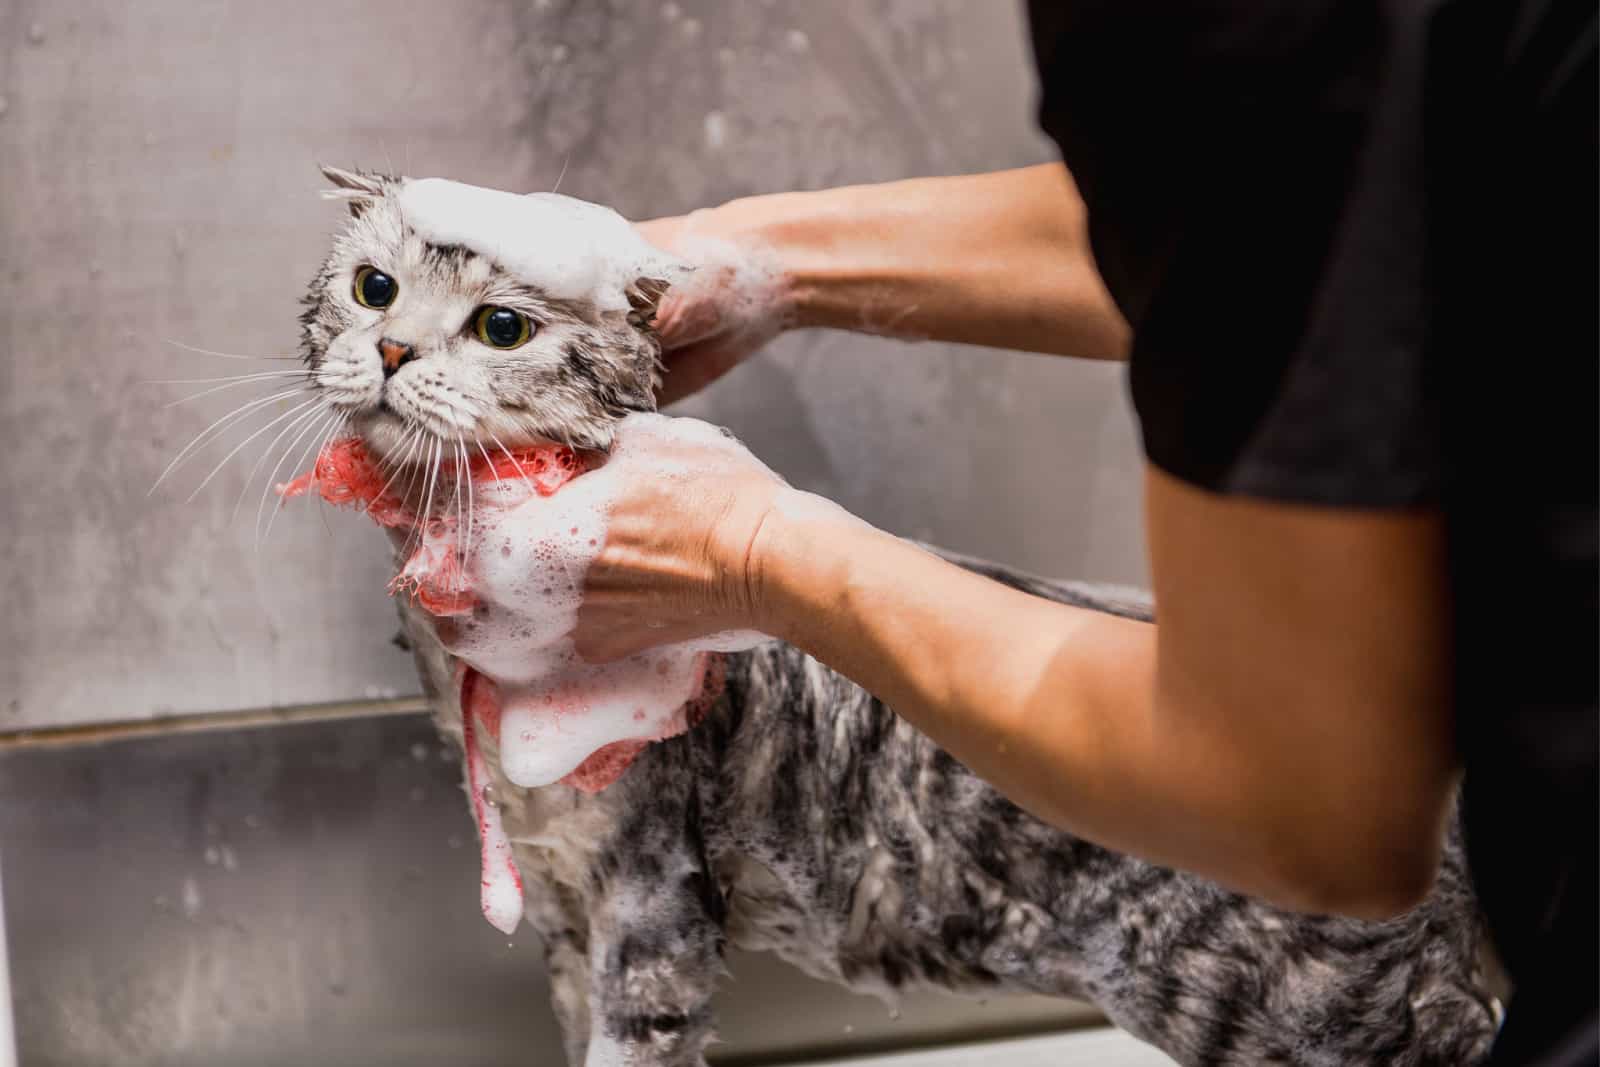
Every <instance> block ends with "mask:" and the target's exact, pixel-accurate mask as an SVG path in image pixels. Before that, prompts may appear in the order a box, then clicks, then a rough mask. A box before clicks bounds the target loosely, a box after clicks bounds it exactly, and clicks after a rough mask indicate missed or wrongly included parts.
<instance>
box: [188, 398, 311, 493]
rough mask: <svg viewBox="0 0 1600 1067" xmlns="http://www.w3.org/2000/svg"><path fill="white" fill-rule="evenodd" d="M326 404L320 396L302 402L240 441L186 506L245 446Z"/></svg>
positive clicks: (213, 469) (196, 489)
mask: <svg viewBox="0 0 1600 1067" xmlns="http://www.w3.org/2000/svg"><path fill="white" fill-rule="evenodd" d="M325 403H327V401H326V400H325V399H323V398H322V397H320V396H314V397H312V398H311V399H310V400H305V401H302V402H301V403H300V404H299V405H297V406H295V407H292V408H290V409H289V410H288V411H286V412H284V413H283V414H282V415H279V416H278V417H276V418H274V419H273V420H272V421H270V422H268V423H267V424H266V425H265V426H263V427H261V428H260V429H259V430H257V431H256V432H255V433H252V434H251V435H250V436H249V437H246V438H245V439H244V440H243V441H240V442H239V443H238V444H236V445H234V446H233V450H232V451H230V452H229V453H228V454H227V455H226V456H223V457H222V460H221V461H220V462H219V463H218V464H217V465H216V466H215V467H212V468H211V473H210V474H208V475H206V476H205V478H204V479H202V480H201V482H200V484H199V485H197V486H195V487H194V492H192V493H190V494H189V499H188V500H185V501H184V503H186V504H187V503H190V502H191V501H193V500H194V498H195V497H197V496H199V495H200V490H202V489H204V488H205V487H206V486H207V485H209V484H211V479H213V478H215V477H216V476H217V472H218V471H220V470H222V468H223V467H226V466H227V465H228V461H229V460H230V459H232V458H233V457H234V456H237V455H238V454H239V450H240V449H242V448H244V446H245V445H247V444H249V443H250V442H251V441H254V440H255V439H256V438H257V437H260V436H261V435H262V434H264V433H266V432H267V431H268V430H270V429H272V428H273V427H274V426H276V425H278V423H280V422H282V421H283V420H284V419H287V418H288V417H289V416H291V415H295V414H298V413H299V412H302V411H304V410H305V409H306V408H308V407H313V406H315V405H319V404H325Z"/></svg>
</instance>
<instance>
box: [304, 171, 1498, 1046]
mask: <svg viewBox="0 0 1600 1067" xmlns="http://www.w3.org/2000/svg"><path fill="white" fill-rule="evenodd" d="M328 176H329V178H330V179H331V180H332V181H334V182H335V183H336V184H337V185H338V186H339V187H340V189H341V191H342V195H344V196H345V198H346V199H348V200H349V201H350V203H351V208H352V214H353V216H354V218H353V220H352V221H351V223H350V224H349V226H348V227H347V228H346V229H345V231H344V232H343V233H341V234H340V235H339V237H338V238H337V240H336V242H335V245H334V250H333V252H332V255H331V256H330V257H329V259H328V260H327V263H326V264H325V265H324V267H323V268H322V270H321V271H320V272H319V273H318V274H317V276H316V278H315V280H314V281H313V282H312V285H311V290H310V294H309V296H308V297H307V304H308V310H307V312H306V314H305V316H304V341H305V357H306V360H307V362H308V364H309V366H310V368H311V370H312V372H313V374H314V375H315V377H316V379H317V381H318V383H319V384H320V385H321V387H322V388H323V389H325V390H326V391H327V392H328V393H329V397H330V399H331V400H332V401H333V402H334V403H335V404H336V405H338V406H339V407H340V410H343V411H344V412H345V413H346V414H349V415H350V416H351V417H352V425H354V426H355V427H356V429H357V430H358V431H359V432H361V433H362V434H363V435H364V436H365V437H366V438H367V439H368V442H369V444H370V445H372V446H373V447H374V448H375V449H377V450H378V451H380V452H385V451H387V450H390V449H392V448H394V447H396V444H397V442H398V441H400V440H402V439H404V438H405V436H406V435H407V434H408V433H410V432H411V431H413V430H415V429H417V428H419V427H421V428H424V429H426V430H427V431H428V432H431V433H435V434H439V435H441V436H446V437H448V436H449V435H453V434H455V433H457V432H460V433H462V434H464V435H466V438H467V439H468V440H479V441H483V442H486V443H487V442H492V441H494V440H495V438H498V439H500V440H502V441H507V442H513V441H528V440H532V439H535V438H538V437H544V438H549V439H554V440H557V441H564V442H568V443H571V444H574V445H579V446H584V447H591V448H603V447H605V446H606V445H607V444H608V443H609V440H610V427H611V425H612V424H613V423H614V422H615V420H617V419H618V418H620V417H621V416H623V415H624V414H625V413H626V412H627V411H629V410H634V409H649V408H651V407H652V406H653V400H652V385H653V383H654V381H655V378H656V375H657V373H658V363H657V360H658V356H659V345H658V343H657V342H656V340H655V338H654V337H653V336H652V335H651V332H650V329H649V326H648V320H649V316H650V312H651V311H652V309H653V304H654V301H655V300H656V299H657V298H658V297H659V294H660V286H658V285H653V284H651V283H650V282H649V280H647V279H641V280H640V283H639V285H638V286H637V288H636V291H635V293H634V294H633V295H634V298H635V299H634V303H635V307H634V310H633V312H632V313H621V312H607V313H601V312H599V311H597V310H596V309H595V308H594V307H592V306H590V305H587V304H586V303H584V302H583V301H576V302H574V301H572V300H570V299H569V300H553V299H550V298H549V297H548V296H547V295H546V294H542V293H540V292H536V291H530V290H529V289H528V288H527V287H526V286H521V285H519V284H518V283H517V282H515V281H514V280H513V279H511V278H509V277H508V276H507V275H506V273H505V272H504V271H502V270H500V269H499V268H498V267H497V265H496V264H495V263H494V262H491V261H489V260H488V259H486V258H484V257H482V256H480V255H475V254H473V253H472V252H470V251H467V250H465V249H463V248H461V247H459V246H450V247H435V246H432V245H429V244H428V243H427V242H426V241H424V240H422V239H421V238H419V237H418V236H417V234H416V233H415V232H414V231H412V230H411V229H410V228H409V227H408V226H407V224H406V222H405V220H404V218H403V217H401V214H400V212H399V211H398V209H397V207H396V206H395V205H394V203H393V201H394V199H395V198H394V197H393V196H392V195H389V194H392V193H393V192H394V191H395V189H396V188H397V185H398V183H399V182H400V181H401V179H391V178H387V177H382V176H378V175H369V174H351V173H346V172H341V171H329V172H328ZM364 267H371V268H374V270H375V271H376V272H377V273H379V274H380V275H381V277H380V279H379V280H378V281H377V282H376V283H373V282H372V280H371V278H370V276H369V275H366V274H364V273H363V271H362V268H364ZM363 277H366V279H367V281H366V284H369V285H372V284H375V285H376V287H377V288H376V290H371V289H369V291H368V292H366V293H365V294H362V293H358V292H355V291H354V290H353V287H357V286H359V285H361V284H363V283H362V281H361V280H360V279H362V278H363ZM386 287H397V289H398V291H401V292H404V293H407V294H408V296H409V298H410V299H409V300H407V301H405V306H406V308H407V310H406V312H405V314H404V315H403V316H401V315H395V316H392V317H391V316H389V315H387V314H386V313H385V312H384V311H382V310H381V308H375V307H374V306H373V305H374V304H383V303H385V301H384V300H383V299H382V297H383V294H384V293H385V292H389V291H390V290H389V289H388V288H386ZM507 294H510V295H507ZM374 296H376V297H377V299H375V300H374V299H367V298H368V297H374ZM391 299H392V293H391ZM507 302H514V303H515V306H516V309H517V310H518V312H519V313H521V314H525V315H526V316H527V317H528V318H529V319H530V320H531V321H532V322H533V324H534V325H535V326H536V333H535V335H534V337H533V338H532V340H531V341H529V342H528V343H526V344H525V345H523V346H522V347H521V348H518V349H517V350H516V351H515V352H504V351H500V350H498V349H497V348H496V347H494V346H493V345H492V344H491V343H490V341H491V340H492V335H491V337H490V338H485V337H484V335H483V334H482V332H481V330H480V331H479V332H478V333H477V334H476V338H475V336H474V331H473V330H472V328H471V322H472V320H473V319H474V317H476V316H481V315H482V314H483V312H482V311H481V309H482V308H483V307H484V306H485V305H489V306H491V307H492V306H494V305H497V304H505V303H507ZM363 305H366V306H363ZM374 315H376V316H378V318H377V319H374ZM508 329H509V327H508ZM402 334H403V336H401V335H402ZM379 339H384V340H385V341H386V342H387V343H389V344H390V345H391V353H389V354H392V351H393V345H394V343H395V342H399V343H401V344H403V345H405V346H410V347H411V348H413V351H412V352H411V354H410V358H409V359H408V360H405V361H397V360H393V359H389V360H388V362H390V363H391V364H395V365H394V366H391V367H390V371H391V373H392V376H386V374H385V372H384V365H385V361H386V356H387V355H389V354H384V353H380V351H379ZM490 447H493V445H492V444H491V445H490ZM956 562H958V563H960V564H961V565H963V566H966V567H970V568H972V569H974V570H977V571H979V572H981V573H983V574H986V575H989V576H991V577H993V578H994V579H995V580H997V581H1001V582H1005V583H1007V584H1009V585H1012V586H1015V587H1017V588H1020V589H1022V590H1024V591H1026V592H1029V593H1032V594H1034V595H1037V596H1042V597H1048V598H1050V599H1053V600H1058V601H1064V602H1067V603H1071V604H1077V605H1082V606H1086V607H1090V608H1094V609H1098V610H1101V611H1108V612H1114V613H1120V614H1126V615H1132V616H1135V617H1139V618H1146V617H1148V609H1147V607H1146V606H1145V605H1143V604H1141V603H1135V602H1130V601H1129V600H1127V599H1121V598H1118V597H1116V596H1113V595H1108V594H1107V593H1105V592H1103V591H1097V590H1096V589H1095V588H1093V587H1089V586H1085V585H1080V584H1075V583H1068V582H1062V583H1057V582H1047V581H1040V580H1037V579H1033V578H1028V577H1024V576H1021V575H1018V574H1014V573H1011V572H1009V571H1006V570H1004V569H1002V568H999V567H994V566H990V565H987V564H983V563H979V562H976V561H973V560H968V559H957V560H956ZM403 615H404V617H405V628H406V632H407V634H408V635H409V637H410V640H411V641H412V643H413V646H414V649H415V652H416V657H417V661H418V663H419V665H420V667H421V671H422V677H423V680H424V683H425V685H426V687H427V689H428V691H429V693H430V694H431V696H432V698H433V703H434V708H435V711H436V715H437V718H438V722H439V725H440V727H441V729H442V730H443V731H444V732H445V733H446V734H447V735H449V736H451V737H453V738H455V739H456V740H457V741H458V742H459V740H460V739H461V734H462V729H461V709H460V703H459V694H458V693H457V692H455V683H454V681H453V679H454V677H455V673H454V665H453V663H452V661H451V657H450V656H449V654H448V653H447V652H446V651H445V650H444V649H443V648H442V647H441V646H440V644H439V642H438V640H437V639H436V638H435V637H434V635H433V630H432V627H431V625H430V624H429V622H428V621H427V620H426V618H424V617H423V616H421V615H420V614H419V613H418V611H417V610H416V609H415V608H412V607H410V606H407V607H405V608H404V609H403ZM723 669H724V673H725V684H724V686H723V688H722V691H721V694H720V696H719V697H718V698H717V700H716V701H715V703H714V705H713V706H712V708H711V710H710V713H709V714H708V715H707V716H706V718H705V720H704V721H703V722H702V723H701V724H700V725H699V726H697V727H696V728H694V729H692V730H690V731H689V732H688V733H686V734H684V735H681V736H679V737H677V738H674V739H672V740H669V741H665V742H662V743H658V744H654V745H651V746H649V747H648V748H647V749H646V750H645V752H644V753H643V754H642V755H641V756H640V757H639V759H638V760H637V762H636V763H635V764H634V765H633V767H632V768H631V769H630V770H629V771H628V772H627V773H626V774H625V775H624V776H623V777H622V778H621V780H620V781H618V782H617V783H616V784H614V785H612V786H611V787H610V788H608V789H606V790H605V791H604V792H602V793H599V794H598V795H593V796H590V795H585V794H582V793H579V792H577V791H575V790H572V789H569V788H566V787H564V786H552V787H550V788H547V789H542V790H536V791H528V790H520V789H517V788H515V787H513V786H511V785H510V784H509V783H508V782H506V781H505V780H504V779H503V778H500V777H499V772H498V759H497V753H495V752H494V751H493V740H494V739H493V738H483V739H482V743H484V744H485V745H486V746H488V748H489V751H488V752H487V755H488V757H489V758H488V763H489V765H490V766H491V768H494V770H493V772H492V773H493V774H494V776H495V780H494V782H493V785H492V789H493V798H494V802H495V803H497V804H498V805H499V806H500V808H501V810H502V815H503V819H504V821H505V825H506V829H507V831H508V833H509V834H510V836H511V838H512V840H513V842H514V843H515V847H514V851H515V857H516V861H517V863H518V864H519V866H520V868H521V870H522V873H523V877H524V880H525V885H526V901H527V903H526V913H525V914H526V918H527V920H528V921H529V922H530V923H531V924H532V925H533V927H534V928H535V929H536V930H537V931H538V932H539V934H540V936H541V937H542V939H543V942H544V945H545V951H546V953H547V956H548V962H549V970H550V974H551V978H552V981H553V984H554V991H555V992H554V1001H555V1010H556V1014H557V1015H558V1017H559V1019H560V1022H561V1025H562V1027H563V1028H564V1032H565V1035H566V1054H567V1058H568V1060H569V1061H570V1062H571V1063H572V1064H574V1065H577V1064H584V1063H587V1064H590V1065H594V1067H599V1065H610V1064H630V1065H668V1064H699V1063H702V1062H703V1059H702V1056H703V1052H704V1049H705V1047H706V1045H707V1044H708V1042H709V1041H710V1040H711V1038H712V1036H713V1032H714V1029H715V1020H714V1015H713V1007H712V1004H713V991H714V989H715V986H716V982H717V976H718V974H719V972H720V971H721V969H722V954H723V950H724V948H725V946H727V945H728V944H730V943H731V944H734V945H738V946H740V947H743V948H748V949H771V950H772V951H775V952H777V953H778V954H780V955H781V956H783V957H784V958H786V959H788V960H789V961H791V962H792V963H794V964H795V965H797V966H799V967H800V968H801V969H802V970H804V971H807V972H809V973H810V974H812V975H816V976H819V977H822V978H826V979H829V980H832V981H836V982H841V983H844V984H846V985H849V986H851V987H853V988H856V989H865V990H873V991H879V992H882V991H889V992H891V993H892V992H893V991H896V990H899V989H903V988H906V987H908V986H912V985H916V984H932V985H935V986H940V987H943V988H946V989H952V990H957V991H962V992H967V993H973V994H980V995H981V994H989V993H993V992H997V991H1005V990H1018V991H1027V992H1031V993H1042V994H1049V995H1056V996H1063V997H1067V996H1071V997H1083V998H1086V999H1088V1000H1090V1001H1092V1002H1094V1003H1095V1004H1097V1005H1098V1006H1099V1007H1100V1008H1101V1009H1103V1010H1104V1011H1105V1013H1106V1014H1107V1015H1108V1016H1110V1017H1111V1019H1112V1020H1114V1021H1115V1022H1116V1023H1117V1024H1118V1025H1120V1026H1122V1027H1124V1028H1125V1029H1127V1030H1128V1031H1130V1032H1132V1033H1133V1034H1135V1035H1137V1036H1138V1037H1140V1038H1143V1039H1144V1040H1146V1041H1149V1042H1151V1043H1152V1044H1154V1045H1157V1046H1159V1047H1160V1048H1162V1049H1164V1050H1165V1051H1166V1052H1167V1053H1168V1054H1169V1055H1171V1056H1172V1057H1174V1058H1175V1059H1176V1060H1178V1061H1179V1062H1180V1063H1184V1064H1218V1063H1238V1064H1261V1063H1296V1064H1327V1065H1330V1067H1332V1065H1339V1067H1349V1065H1352V1064H1386V1065H1410V1064H1441V1065H1443V1064H1450V1065H1455V1064H1467V1063H1472V1062H1475V1061H1477V1060H1479V1059H1480V1058H1482V1057H1483V1056H1484V1055H1485V1053H1486V1051H1487V1049H1488V1046H1489V1043H1490V1040H1491V1038H1492V1035H1493V1033H1494V1030H1495V1024H1496V1018H1497V1016H1498V1005H1497V1004H1496V1003H1495V1002H1494V1001H1493V999H1492V998H1491V997H1490V996H1489V994H1488V993H1487V992H1486V991H1485V986H1484V980H1483V977H1482V975H1481V973H1480V971H1479V966H1478V949H1479V941H1480V927H1479V922H1478V917H1477V911H1476V908H1475V906H1474V903H1473V900H1472V899H1471V896H1470V893H1469V889H1468V883H1467V878H1466V872H1465V870H1464V861H1463V857H1462V851H1461V848H1460V846H1459V842H1458V841H1455V840H1452V842H1451V843H1450V847H1449V849H1448V851H1447V854H1446V856H1445V860H1444V864H1443V868H1442V870H1441V871H1440V874H1439V879H1438V883H1437V885H1436V886H1435V887H1434V889H1433V892H1432V894H1431V895H1430V896H1429V897H1428V899H1427V900H1426V901H1425V902H1424V903H1423V904H1422V905H1421V906H1419V907H1418V908H1416V909H1415V910H1414V911H1412V912H1411V913H1410V914H1408V915H1405V916H1403V917H1401V918H1398V919H1395V920H1393V921H1389V922H1383V923H1368V922H1356V921H1349V920H1342V919H1330V918H1310V917H1306V916H1301V915H1294V914H1289V913H1285V912H1283V911H1280V910H1278V909H1276V908H1273V907H1270V906H1268V905H1266V904H1262V903H1259V902H1257V901H1254V900H1251V899H1248V898H1246V897H1242V896H1239V895H1237V894H1235V893H1230V892H1227V891H1225V890H1222V889H1219V888H1217V887H1216V886H1214V885H1212V884H1209V883H1207V882H1205V881H1203V880H1201V879H1199V878H1195V877H1192V876H1190V875H1186V874H1181V873H1177V872H1174V871H1171V870H1165V869H1162V868H1160V867H1153V866H1150V865H1149V864H1146V863H1142V862H1140V861H1138V860H1136V859H1130V858H1128V857H1126V856H1122V855H1118V854H1117V853H1114V852H1110V851H1107V850H1106V849H1103V848H1099V847H1097V846H1095V845H1093V844H1090V843H1088V842H1086V841H1081V840H1079V839H1077V838H1074V837H1072V836H1070V835H1068V834H1065V833H1063V832H1061V831H1060V830H1057V829H1053V828H1052V827H1050V826H1047V825H1045V824H1044V823H1042V822H1040V821H1038V820H1036V819H1034V818H1032V817H1030V816H1029V815H1027V814H1026V813H1024V812H1022V811H1020V810H1019V809H1017V808H1016V807H1014V806H1013V805H1012V804H1010V803H1008V802H1007V801H1006V800H1005V799H1004V798H1003V797H1002V796H1000V795H999V794H998V793H997V792H995V791H994V790H993V789H992V788H990V787H989V786H987V785H985V784H984V783H983V782H981V781H979V780H978V779H977V778H975V777H974V776H973V775H972V774H971V773H970V772H968V771H967V769H966V768H965V767H963V766H962V765H961V764H960V763H958V762H957V761H956V760H955V759H953V758H952V757H950V756H949V755H947V754H946V753H944V752H942V751H941V750H940V749H939V748H937V747H936V746H935V745H934V744H933V743H932V742H931V741H929V740H928V739H927V738H926V737H924V736H922V735H921V734H919V733H918V732H917V731H916V730H915V729H913V728H912V727H911V726H910V725H909V724H907V723H906V722H905V721H903V720H901V719H899V718H897V717H896V716H895V715H894V713H893V712H892V711H891V710H890V709H888V708H886V707H885V706H884V705H883V704H882V703H881V702H880V701H878V700H877V699H875V698H874V697H873V696H872V695H871V694H869V693H866V692H864V691H863V690H861V689H860V688H859V687H857V686H856V685H854V684H853V683H851V682H850V681H848V680H846V679H845V678H843V677H841V676H839V675H838V674H836V673H834V672H833V671H831V670H829V669H828V668H827V667H825V666H824V665H822V664H821V663H818V662H816V661H815V660H813V659H811V658H809V657H808V656H806V655H805V654H804V653H802V652H801V651H799V650H798V649H795V648H792V647H788V646H786V645H782V644H773V645H768V646H764V647H762V648H759V649H756V650H754V651H751V652H746V653H737V654H730V655H726V656H724V657H723ZM532 1051H534V1052H536V1053H537V1052H539V1051H542V1050H532ZM532 1058H533V1059H534V1060H536V1061H537V1062H547V1061H545V1060H543V1059H541V1058H539V1057H538V1056H537V1055H535V1056H534V1057H532Z"/></svg>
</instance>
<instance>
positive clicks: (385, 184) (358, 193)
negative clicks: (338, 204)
mask: <svg viewBox="0 0 1600 1067" xmlns="http://www.w3.org/2000/svg"><path fill="white" fill-rule="evenodd" d="M318 169H319V170H321V171H322V176H323V177H324V178H326V179H328V180H329V181H330V182H332V183H333V184H334V186H335V188H333V189H324V190H323V191H322V198H323V199H324V200H343V201H344V202H345V203H346V204H348V205H349V207H350V214H351V215H353V216H355V217H356V218H360V217H361V213H362V212H363V211H365V210H367V208H369V207H371V206H372V202H373V201H374V200H376V199H377V198H378V197H380V196H383V195H385V194H386V193H387V192H388V190H389V186H390V185H393V184H394V182H395V179H394V178H391V177H390V176H389V175H387V174H375V173H372V172H370V171H359V170H341V169H340V168H338V167H329V166H319V168H318Z"/></svg>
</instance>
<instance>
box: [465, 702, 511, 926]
mask: <svg viewBox="0 0 1600 1067" xmlns="http://www.w3.org/2000/svg"><path fill="white" fill-rule="evenodd" d="M463 713H464V714H463V728H464V730H465V734H466V746H465V747H466V750H467V789H468V790H469V791H470V792H471V794H472V813H473V816H474V817H475V818H476V819H477V821H478V836H479V839H480V841H481V842H482V852H481V860H482V888H481V890H480V892H479V905H480V906H481V907H482V909H483V917H484V918H485V919H487V920H489V925H490V926H493V927H494V928H495V929H496V930H499V931H500V932H501V933H503V934H509V933H511V932H512V931H513V930H515V929H516V928H517V924H518V923H520V922H521V921H522V874H521V872H519V871H518V870H517V864H516V861H515V859H514V858H513V856H512V854H511V841H510V839H509V838H507V837H506V831H505V826H504V824H503V823H502V822H501V819H500V808H499V805H497V804H495V802H494V798H493V797H491V796H489V793H488V789H489V774H488V768H487V767H485V766H484V762H483V752H482V751H481V750H480V749H479V747H478V744H477V738H476V736H475V733H476V730H475V723H474V720H473V715H472V712H471V710H470V709H463Z"/></svg>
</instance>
